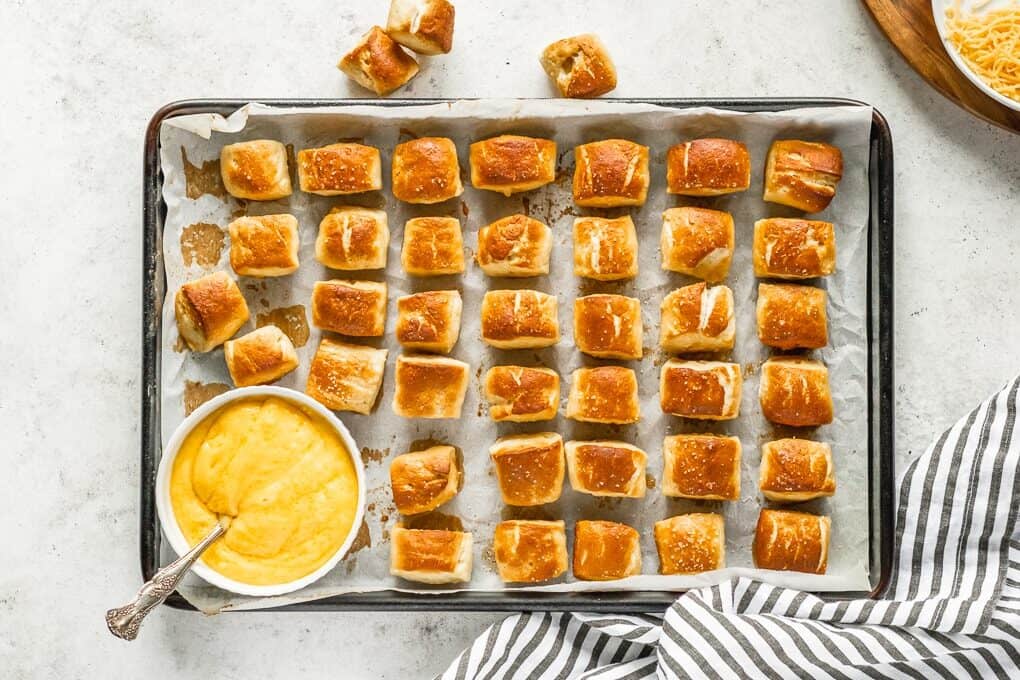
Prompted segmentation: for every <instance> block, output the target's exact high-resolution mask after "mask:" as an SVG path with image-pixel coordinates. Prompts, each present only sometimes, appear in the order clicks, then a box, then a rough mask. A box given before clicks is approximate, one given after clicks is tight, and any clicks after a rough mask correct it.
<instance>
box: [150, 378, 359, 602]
mask: <svg viewBox="0 0 1020 680" xmlns="http://www.w3.org/2000/svg"><path fill="white" fill-rule="evenodd" d="M170 502H171V504H172V505H173V510H174V516H175V517H176V518H177V524H178V526H179V527H180V528H181V532H182V533H183V534H184V537H185V538H186V539H187V541H188V544H189V545H195V544H196V543H198V542H199V541H200V540H201V539H202V538H203V537H204V536H205V535H206V534H208V533H209V532H210V531H212V528H213V525H214V524H215V523H216V522H217V521H218V519H219V518H220V517H223V518H224V519H225V520H227V521H229V526H230V529H229V530H228V531H227V533H226V534H225V535H224V536H223V537H222V538H220V539H219V540H218V541H216V542H215V543H213V545H212V546H211V547H210V548H209V549H208V550H207V551H206V552H205V554H204V555H203V556H202V561H203V562H205V564H206V565H208V566H209V567H210V568H211V569H213V570H215V571H217V572H219V573H220V574H223V575H224V576H227V577H229V578H231V579H234V580H235V581H240V582H242V583H249V584H253V585H275V584H279V583H287V582H290V581H294V580H296V579H299V578H301V577H302V576H306V575H308V574H310V573H312V572H313V571H315V570H316V569H318V568H319V567H320V566H322V564H323V563H325V562H326V561H327V560H328V559H329V558H330V557H332V556H333V555H334V554H335V553H336V551H337V550H338V549H339V548H340V546H341V545H342V544H343V542H344V539H346V537H347V534H348V533H349V532H350V529H351V525H352V524H353V522H354V517H355V515H356V513H357V506H358V478H357V473H356V472H355V469H354V464H353V462H352V461H351V456H350V454H349V453H348V451H347V448H346V447H345V446H344V443H343V441H342V440H341V439H340V437H339V435H337V433H336V432H335V431H334V430H333V429H332V427H330V425H329V424H328V423H326V422H325V421H324V420H323V419H322V418H321V417H320V416H318V415H317V414H314V413H312V412H311V411H306V410H304V409H302V408H301V407H300V406H297V405H295V404H292V403H290V402H287V401H284V400H283V399H278V398H275V397H269V398H252V399H244V400H240V401H236V402H233V403H231V404H227V405H226V406H224V407H223V408H221V409H219V410H217V411H215V412H214V413H212V414H210V415H209V416H208V417H207V418H206V419H205V420H203V421H202V422H201V423H200V424H199V425H198V427H196V428H195V429H194V430H193V431H192V432H191V433H190V434H189V435H188V437H187V438H186V439H185V440H184V444H183V445H182V447H181V450H180V452H179V453H178V454H177V458H176V460H174V465H173V471H172V473H171V475H170Z"/></svg>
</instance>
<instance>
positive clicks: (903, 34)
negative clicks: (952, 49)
mask: <svg viewBox="0 0 1020 680" xmlns="http://www.w3.org/2000/svg"><path fill="white" fill-rule="evenodd" d="M863 2H864V4H865V6H867V8H868V10H869V11H870V12H871V16H872V17H874V19H875V21H876V22H877V23H878V25H879V27H880V28H881V29H882V32H883V33H885V35H886V37H887V38H889V41H890V42H891V43H892V44H893V45H894V46H895V47H896V49H897V50H899V52H900V54H902V55H903V57H904V58H905V59H906V60H907V63H909V64H910V65H911V66H912V67H913V68H914V70H915V71H917V72H918V73H919V74H920V75H921V77H922V78H924V79H925V80H927V81H928V82H929V83H931V85H932V86H933V87H934V88H935V89H936V90H938V91H939V92H941V93H942V94H944V95H945V96H946V97H948V98H949V99H951V100H952V101H954V102H956V103H957V104H959V105H960V106H962V107H963V108H965V109H967V110H968V111H970V112H971V113H973V114H974V115H975V116H978V117H979V118H983V119H984V120H986V121H988V122H989V123H992V124H993V125H998V126H999V127H1002V128H1006V129H1007V130H1010V131H1012V132H1016V133H1018V134H1020V111H1012V110H1010V109H1009V108H1007V107H1005V106H1003V105H1002V104H1000V103H999V102H997V101H995V100H994V99H992V98H991V97H989V96H988V95H986V94H985V93H984V92H982V91H981V90H979V89H978V88H977V87H975V86H974V84H973V83H971V82H970V81H969V80H967V77H966V76H965V75H963V74H962V73H960V71H959V70H958V69H957V68H956V65H955V64H954V63H953V61H952V59H950V58H949V55H948V54H946V50H945V48H943V46H942V39H941V38H940V37H939V32H938V29H937V28H936V27H935V19H934V18H933V17H932V12H931V0H863Z"/></svg>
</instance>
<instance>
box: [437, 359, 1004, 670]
mask: <svg viewBox="0 0 1020 680" xmlns="http://www.w3.org/2000/svg"><path fill="white" fill-rule="evenodd" d="M1018 390H1020V378H1018V379H1016V380H1013V381H1012V382H1011V383H1010V384H1009V385H1007V386H1006V387H1005V388H1003V390H1002V391H1001V392H999V393H998V394H996V395H994V396H992V397H991V398H990V399H988V400H987V401H985V402H984V403H983V404H981V406H979V407H978V408H977V409H975V410H974V411H972V412H971V413H969V414H968V415H967V416H966V417H964V418H962V419H960V421H959V422H957V423H956V424H955V425H954V426H953V427H951V428H950V429H949V430H948V431H946V432H945V433H944V434H943V435H942V436H941V437H939V438H938V439H937V440H936V441H935V443H933V444H932V445H931V447H929V448H928V450H927V451H925V452H924V454H922V455H921V456H918V457H917V458H916V459H914V460H913V461H911V463H910V465H909V466H908V467H907V470H906V471H905V472H904V474H903V476H902V478H901V479H900V481H899V484H898V487H897V491H896V493H897V498H898V513H897V521H896V532H897V535H896V548H895V563H894V566H893V577H892V580H891V582H890V585H889V588H888V590H887V592H886V596H885V599H882V600H849V601H840V602H827V601H825V600H822V599H820V598H818V597H816V596H814V595H810V594H808V593H803V592H799V591H795V590H790V589H788V588H778V587H775V586H770V585H768V584H765V583H761V582H758V581H754V580H751V579H747V578H740V579H734V580H730V581H726V582H724V583H720V584H718V585H716V586H712V587H708V588H701V589H698V590H693V591H690V592H688V593H686V594H684V595H683V596H681V597H680V598H679V599H677V601H676V602H675V603H674V604H673V605H672V606H671V607H670V608H669V609H668V610H667V611H666V614H665V616H664V617H657V616H651V615H649V616H623V615H605V616H603V615H592V614H559V613H557V614H549V613H534V614H517V615H516V616H511V617H510V618H508V619H506V620H504V621H502V622H500V623H498V624H496V625H494V626H492V627H491V628H490V629H489V630H488V631H486V632H485V634H484V635H482V636H481V637H479V638H478V639H477V640H476V641H475V643H474V644H473V645H472V646H471V647H470V648H469V649H467V650H465V651H464V652H463V653H462V654H461V655H460V656H459V657H458V658H457V660H456V661H455V662H454V663H453V664H452V665H451V666H450V668H449V669H448V670H447V671H446V672H445V673H443V674H442V675H441V676H439V677H440V678H442V680H467V679H469V678H470V679H482V678H486V679H489V678H500V679H502V678H598V679H599V680H607V679H610V678H611V679H613V680H622V679H626V680H638V679H639V678H652V677H660V678H732V677H749V678H838V679H840V680H844V679H856V678H903V679H916V680H925V679H927V678H933V677H970V678H1020V534H1018V532H1017V513H1018V511H1020V502H1018V501H1020V493H1018V489H1020V486H1018V484H1020V479H1018V473H1020V431H1017V430H1018V428H1017V427H1016V416H1017V397H1018Z"/></svg>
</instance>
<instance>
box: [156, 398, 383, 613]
mask: <svg viewBox="0 0 1020 680" xmlns="http://www.w3.org/2000/svg"><path fill="white" fill-rule="evenodd" d="M249 397H278V398H280V399H284V400H286V401H289V402H292V403H295V404H298V405H300V406H304V407H305V408H307V409H309V410H311V411H313V412H315V413H316V414H318V415H319V416H321V417H322V418H323V419H324V420H325V421H326V422H327V423H329V424H330V425H331V426H333V429H334V430H335V431H336V433H337V434H338V435H339V436H340V439H341V441H343V443H344V446H346V447H347V453H348V455H350V457H351V462H352V463H353V464H354V471H355V474H356V475H357V478H358V509H357V512H356V513H355V515H354V522H353V523H352V524H351V530H350V532H349V533H348V534H347V539H346V540H345V541H344V542H343V544H342V545H341V546H340V548H339V549H338V550H337V551H336V554H335V555H333V556H332V557H330V558H329V559H328V560H326V562H325V563H324V564H323V565H322V566H321V567H319V568H318V569H316V570H315V571H313V572H312V573H311V574H308V575H307V576H304V577H302V578H299V579H297V580H296V581H290V582H288V583H277V584H273V585H265V586H259V585H252V584H250V583H242V582H240V581H235V580H234V579H232V578H227V577H226V576H224V575H223V574H221V573H219V572H218V571H214V570H213V569H211V568H210V567H209V566H207V565H206V564H205V563H204V562H202V560H199V561H198V562H196V563H195V566H194V567H192V571H193V572H194V573H195V574H196V575H198V576H199V577H201V578H202V579H203V580H205V581H207V582H209V583H211V584H212V585H214V586H217V587H218V588H223V589H224V590H229V591H231V592H234V593H240V594H241V595H254V596H257V597H269V596H272V595H283V594H284V593H290V592H293V591H295V590H298V589H299V588H304V587H305V586H307V585H310V584H312V583H314V582H315V581H317V580H319V579H320V578H322V576H324V575H325V574H327V573H328V572H329V571H330V570H331V569H332V568H333V567H335V566H336V564H337V562H339V561H340V560H341V559H343V556H344V555H346V554H347V551H348V550H350V548H351V544H352V543H354V539H355V538H356V537H357V535H358V529H360V528H361V522H362V520H363V518H364V514H365V467H364V465H363V463H362V462H361V456H359V455H357V451H358V447H357V445H356V444H355V443H354V438H353V437H351V433H350V432H348V431H347V427H346V426H345V425H344V424H343V423H342V422H341V421H340V419H339V418H337V417H336V416H335V415H334V414H333V412H332V411H329V410H327V409H326V408H325V407H324V406H323V405H322V404H320V403H319V402H317V401H315V400H314V399H312V398H311V397H308V396H306V395H304V394H302V393H301V392H296V391H294V390H289V389H286V388H283V387H272V386H266V387H242V388H240V389H234V390H230V391H228V392H224V393H223V394H221V395H219V396H218V397H215V398H213V399H210V400H209V401H207V402H205V403H204V404H202V405H201V406H199V407H198V408H197V409H195V410H194V411H193V412H192V413H191V415H189V416H188V417H187V418H185V419H184V421H183V422H181V424H180V425H178V426H177V429H176V430H174V433H173V436H172V437H170V441H169V442H168V443H167V445H166V448H165V449H164V451H163V457H162V458H161V459H160V461H159V470H158V471H157V472H156V512H157V513H158V514H159V521H160V524H162V525H163V533H164V534H166V538H167V540H168V541H169V542H170V547H171V548H173V549H174V552H176V553H177V554H178V555H183V554H184V553H186V552H187V551H188V550H189V549H190V548H191V546H190V545H189V544H188V541H187V539H186V538H184V534H183V533H182V532H181V528H180V527H179V526H178V525H177V518H176V517H174V511H173V504H172V503H171V502H170V472H171V471H172V469H173V461H174V459H175V458H176V457H177V452H178V451H180V450H181V444H183V443H184V440H185V438H186V437H187V436H188V435H189V434H191V431H192V430H194V429H195V427H196V426H197V425H198V424H199V423H201V422H202V421H203V420H205V418H206V416H208V415H210V414H211V413H212V412H213V411H216V410H217V409H219V408H220V407H222V406H224V405H225V404H228V403H230V402H232V401H236V400H238V399H247V398H249Z"/></svg>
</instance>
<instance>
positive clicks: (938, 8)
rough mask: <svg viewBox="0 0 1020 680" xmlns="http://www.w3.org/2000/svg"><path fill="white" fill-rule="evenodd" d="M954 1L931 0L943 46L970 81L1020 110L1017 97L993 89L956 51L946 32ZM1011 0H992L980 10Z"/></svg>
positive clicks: (1006, 3)
mask: <svg viewBox="0 0 1020 680" xmlns="http://www.w3.org/2000/svg"><path fill="white" fill-rule="evenodd" d="M954 1H955V0H931V11H932V14H933V15H934V16H935V27H936V28H938V30H939V37H940V38H942V45H943V47H945V48H946V52H948V53H949V58H950V59H952V60H953V63H954V64H956V68H958V69H960V72H961V73H963V75H965V76H967V79H968V80H970V82H972V83H974V84H975V85H977V86H978V88H980V89H981V91H982V92H984V93H985V94H987V95H988V96H989V97H991V98H992V99H994V100H995V101H997V102H999V103H1000V104H1002V105H1003V106H1005V107H1007V108H1010V109H1013V110H1014V111H1020V102H1018V101H1016V100H1015V99H1010V98H1009V97H1007V96H1005V95H1002V94H999V93H998V92H996V91H995V90H994V89H992V87H990V86H989V85H988V83H986V82H985V81H983V80H981V78H980V76H978V75H977V74H976V73H974V72H973V71H971V70H970V67H968V66H967V62H965V61H964V60H963V57H961V56H960V54H959V52H957V51H956V48H955V47H953V46H952V44H950V43H949V40H948V39H947V32H946V9H948V8H949V7H951V6H952V5H953V4H954ZM1011 1H1013V0H992V2H989V3H988V4H987V5H985V6H984V7H982V8H981V9H980V10H979V11H980V12H987V11H989V10H992V9H996V8H998V7H1005V6H1007V5H1009V3H1010V2H1011ZM971 4H972V3H971V2H970V0H965V2H964V3H963V9H964V10H966V9H967V8H968V7H970V6H971Z"/></svg>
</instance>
